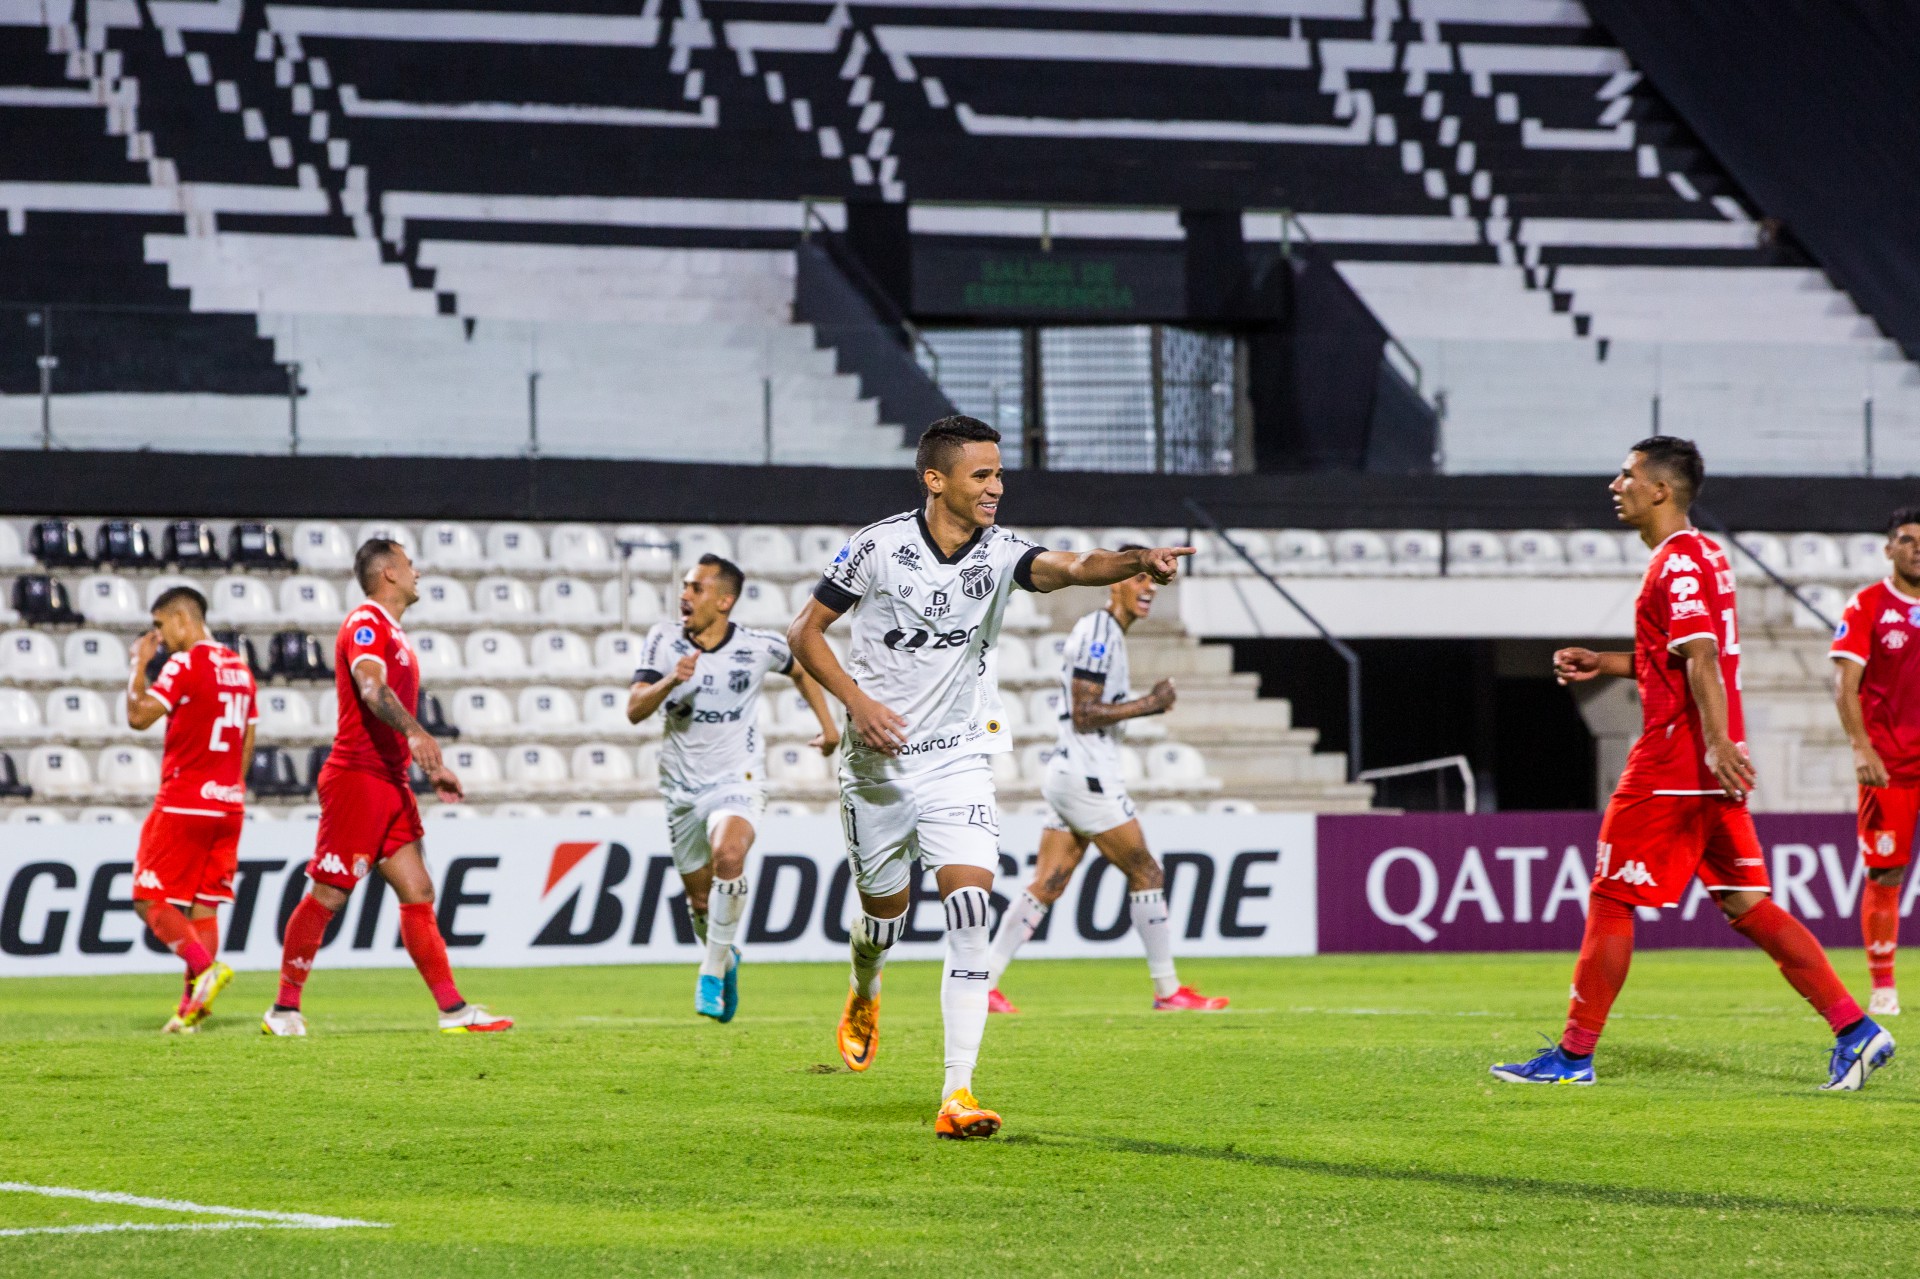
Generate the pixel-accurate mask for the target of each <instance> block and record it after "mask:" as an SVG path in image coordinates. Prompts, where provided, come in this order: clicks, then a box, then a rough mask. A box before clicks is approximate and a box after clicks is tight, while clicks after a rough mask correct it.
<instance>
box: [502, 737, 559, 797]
mask: <svg viewBox="0 0 1920 1279" xmlns="http://www.w3.org/2000/svg"><path fill="white" fill-rule="evenodd" d="M506 756H507V780H508V781H509V782H511V783H513V784H514V785H515V786H525V787H527V788H529V789H531V790H553V789H555V788H556V787H561V786H565V785H566V784H567V782H568V780H569V779H568V776H567V760H566V757H565V756H564V755H562V754H561V753H560V752H559V751H558V750H556V749H555V748H553V747H551V746H544V745H541V744H540V743H538V742H522V743H521V744H520V745H518V746H512V747H509V748H508V749H507V752H506Z"/></svg>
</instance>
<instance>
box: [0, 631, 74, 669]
mask: <svg viewBox="0 0 1920 1279" xmlns="http://www.w3.org/2000/svg"><path fill="white" fill-rule="evenodd" d="M82 633H83V634H84V632H82ZM0 675H3V676H5V677H6V678H7V679H14V680H49V679H59V678H60V649H59V647H58V646H56V645H55V644H54V642H53V636H51V635H48V634H46V633H45V632H43V631H7V632H6V633H4V634H0Z"/></svg>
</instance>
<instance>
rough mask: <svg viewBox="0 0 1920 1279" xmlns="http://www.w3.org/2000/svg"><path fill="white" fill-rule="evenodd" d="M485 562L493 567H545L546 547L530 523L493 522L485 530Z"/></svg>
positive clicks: (537, 531)
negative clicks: (490, 526)
mask: <svg viewBox="0 0 1920 1279" xmlns="http://www.w3.org/2000/svg"><path fill="white" fill-rule="evenodd" d="M487 563H488V564H490V565H492V566H493V567H494V568H545V567H546V566H547V548H546V545H545V543H543V542H542V541H541V540H540V532H539V530H538V529H536V528H534V527H533V525H531V524H495V525H494V526H493V527H492V528H490V529H488V530H487Z"/></svg>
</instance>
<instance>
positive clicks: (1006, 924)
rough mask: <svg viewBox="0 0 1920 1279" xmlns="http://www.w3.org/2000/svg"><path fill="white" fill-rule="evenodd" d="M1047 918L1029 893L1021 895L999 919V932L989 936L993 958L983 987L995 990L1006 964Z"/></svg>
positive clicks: (1037, 901)
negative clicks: (991, 941)
mask: <svg viewBox="0 0 1920 1279" xmlns="http://www.w3.org/2000/svg"><path fill="white" fill-rule="evenodd" d="M1046 917H1047V908H1046V906H1044V905H1042V904H1041V902H1040V900H1039V899H1038V898H1036V897H1035V896H1034V895H1033V894H1032V893H1021V894H1020V895H1019V896H1018V897H1016V898H1014V899H1013V901H1012V903H1011V904H1009V905H1008V907H1007V913H1006V914H1004V915H1002V916H1000V930H999V931H998V932H996V933H994V935H993V956H992V958H991V959H990V960H988V962H987V987H988V989H994V988H997V987H998V986H999V985H1000V978H1001V977H1002V976H1003V975H1004V974H1005V973H1006V971H1007V965H1008V964H1011V963H1012V962H1013V956H1014V953H1015V952H1016V951H1018V950H1019V949H1020V948H1021V947H1022V946H1024V945H1026V944H1027V942H1028V941H1030V940H1032V938H1033V930H1034V929H1036V928H1038V927H1040V921H1041V920H1043V919H1045V918H1046Z"/></svg>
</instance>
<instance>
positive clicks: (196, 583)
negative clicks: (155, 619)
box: [140, 573, 213, 622]
mask: <svg viewBox="0 0 1920 1279" xmlns="http://www.w3.org/2000/svg"><path fill="white" fill-rule="evenodd" d="M180 586H184V587H187V588H188V589H190V590H195V591H198V592H200V594H201V595H202V596H206V594H207V584H206V583H205V582H203V581H201V580H199V579H198V578H193V577H187V576H185V575H184V574H181V573H160V574H156V575H155V576H153V577H150V578H148V579H147V584H146V590H145V591H144V592H142V595H141V598H142V604H141V610H140V621H142V622H145V621H146V620H147V614H148V612H149V611H150V610H151V609H152V608H153V602H154V601H155V600H157V599H159V598H160V597H161V596H162V595H165V594H166V593H167V592H168V591H171V590H173V589H174V588H175V587H180ZM207 606H208V607H209V608H211V607H212V606H213V605H212V600H211V599H210V598H209V600H208V605H207Z"/></svg>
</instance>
